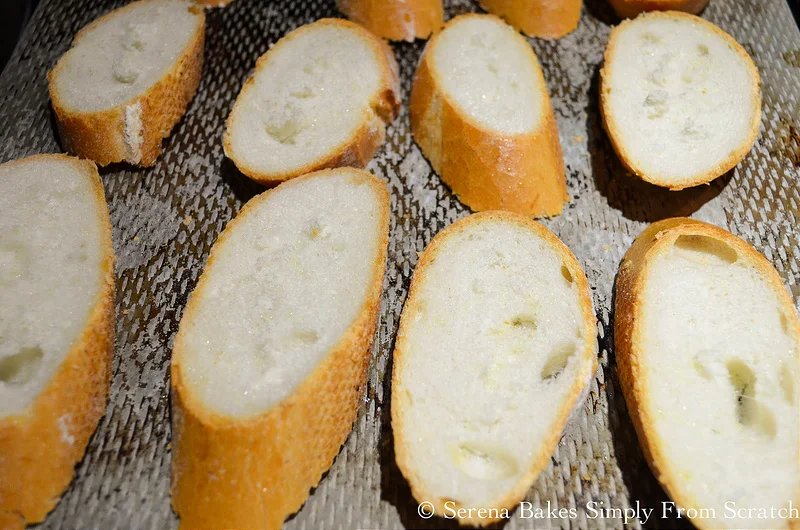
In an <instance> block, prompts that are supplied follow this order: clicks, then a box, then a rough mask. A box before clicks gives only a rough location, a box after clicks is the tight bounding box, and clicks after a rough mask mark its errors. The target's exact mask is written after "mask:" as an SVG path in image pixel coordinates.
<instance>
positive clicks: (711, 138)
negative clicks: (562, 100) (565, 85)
mask: <svg viewBox="0 0 800 530" xmlns="http://www.w3.org/2000/svg"><path fill="white" fill-rule="evenodd" d="M600 77H601V90H600V104H601V110H602V115H603V122H604V126H605V129H606V131H607V132H608V136H609V138H610V139H611V143H612V144H613V146H614V149H615V150H616V152H617V154H618V155H619V158H620V160H621V161H622V163H623V164H624V165H625V166H627V167H628V169H630V171H632V172H633V173H634V174H636V175H637V176H638V177H639V178H641V179H642V180H645V181H647V182H650V183H651V184H655V185H657V186H662V187H665V188H669V189H672V190H680V189H683V188H687V187H690V186H697V185H698V184H704V183H707V182H710V181H712V180H714V179H715V178H717V177H719V176H720V175H722V174H724V173H725V172H726V171H728V170H729V169H731V168H732V167H733V166H735V165H736V164H738V163H739V162H740V161H741V160H742V158H744V156H745V155H746V154H747V153H748V151H750V148H751V147H752V146H753V143H754V142H755V141H756V137H757V136H758V128H759V124H760V123H761V94H760V90H759V83H760V78H759V75H758V70H757V69H756V67H755V65H754V64H753V61H752V59H750V56H749V55H747V52H746V51H744V49H743V48H742V47H741V46H739V44H737V43H736V41H734V40H733V38H731V36H730V35H728V34H727V33H725V32H724V31H722V30H721V29H719V28H718V27H716V26H715V25H713V24H711V23H710V22H706V21H705V20H703V19H701V18H699V17H696V16H694V15H687V14H685V13H678V12H672V11H671V12H665V13H648V14H645V15H641V16H639V17H637V18H636V19H634V20H626V21H624V22H623V23H622V24H620V25H619V26H617V27H616V28H614V29H613V30H612V31H611V37H610V38H609V40H608V47H607V48H606V52H605V62H604V64H603V68H602V70H601V73H600Z"/></svg>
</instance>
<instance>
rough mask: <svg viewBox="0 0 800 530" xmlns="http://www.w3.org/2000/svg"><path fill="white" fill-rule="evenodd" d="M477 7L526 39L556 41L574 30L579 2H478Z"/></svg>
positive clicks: (494, 0) (578, 19) (577, 18)
mask: <svg viewBox="0 0 800 530" xmlns="http://www.w3.org/2000/svg"><path fill="white" fill-rule="evenodd" d="M479 3H480V5H481V7H482V8H483V9H485V10H486V11H488V12H489V13H492V14H494V15H497V16H499V17H501V18H503V19H504V20H506V22H508V23H509V24H511V25H512V26H514V27H515V28H518V29H519V30H520V31H522V32H523V33H524V34H525V35H528V36H529V37H538V38H544V39H560V38H561V37H564V36H566V35H568V34H570V33H572V32H573V31H575V28H577V27H578V23H579V22H580V19H581V6H582V5H583V0H561V1H560V2H550V1H548V0H535V1H533V2H531V1H530V0H511V1H508V0H480V1H479Z"/></svg>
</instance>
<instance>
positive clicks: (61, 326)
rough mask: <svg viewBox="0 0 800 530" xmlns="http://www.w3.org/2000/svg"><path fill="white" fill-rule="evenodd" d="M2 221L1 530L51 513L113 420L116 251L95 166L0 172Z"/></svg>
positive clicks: (69, 161)
mask: <svg viewBox="0 0 800 530" xmlns="http://www.w3.org/2000/svg"><path fill="white" fill-rule="evenodd" d="M0 212H2V215H0V523H2V524H3V525H5V524H8V525H9V526H12V527H13V526H17V525H24V523H25V522H27V523H36V522H39V521H42V520H43V519H44V517H45V515H47V513H48V512H49V511H50V510H52V509H53V507H54V506H55V505H56V503H57V502H58V499H59V497H60V496H61V494H62V492H63V491H64V490H65V489H66V487H67V485H68V484H69V482H70V480H72V476H73V474H74V472H75V470H74V466H75V464H76V463H77V462H79V461H80V459H81V458H82V457H83V452H84V450H85V448H86V444H87V443H88V441H89V437H90V436H91V435H92V433H93V432H94V430H95V427H96V426H97V422H98V420H99V419H100V417H101V416H102V415H103V412H104V411H105V406H106V395H107V393H108V385H109V380H110V377H111V359H112V356H113V349H114V252H113V249H112V247H111V225H110V223H109V218H108V208H107V207H106V202H105V197H104V195H103V186H102V184H101V183H100V177H99V175H98V174H97V167H96V166H95V165H94V164H92V163H91V162H88V161H85V160H78V159H77V158H72V157H68V156H65V155H37V156H32V157H29V158H24V159H21V160H16V161H13V162H8V163H6V164H3V165H0ZM14 521H16V524H13V523H14ZM3 528H5V526H3Z"/></svg>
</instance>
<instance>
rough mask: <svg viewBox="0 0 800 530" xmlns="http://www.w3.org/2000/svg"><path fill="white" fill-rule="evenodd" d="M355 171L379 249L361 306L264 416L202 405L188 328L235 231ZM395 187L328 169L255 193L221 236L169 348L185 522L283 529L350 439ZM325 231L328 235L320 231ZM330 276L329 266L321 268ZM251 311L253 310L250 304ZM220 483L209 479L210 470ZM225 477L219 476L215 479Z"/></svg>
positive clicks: (175, 488) (175, 478)
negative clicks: (283, 201) (300, 189)
mask: <svg viewBox="0 0 800 530" xmlns="http://www.w3.org/2000/svg"><path fill="white" fill-rule="evenodd" d="M343 174H349V175H350V178H351V179H352V182H353V183H354V184H355V185H358V186H367V187H368V188H369V189H370V190H371V192H372V193H373V195H374V201H375V202H376V207H377V212H378V218H377V225H379V226H378V227H377V231H378V233H379V236H378V240H377V241H376V248H377V253H376V257H375V260H374V262H372V263H371V264H370V276H369V278H367V279H366V282H367V287H366V292H365V295H364V301H363V304H362V305H360V310H359V311H358V314H357V315H356V317H355V318H354V320H352V322H351V323H350V325H349V327H348V328H347V329H346V331H345V332H344V334H342V335H341V336H340V337H339V338H338V340H337V341H336V342H335V344H334V346H333V347H332V348H331V349H330V350H329V351H327V352H326V353H325V356H324V358H322V360H321V361H320V362H319V363H318V364H316V365H314V368H313V370H312V371H311V372H310V373H309V374H308V375H307V376H305V378H304V379H302V381H301V382H300V383H299V384H298V385H297V386H296V387H294V388H293V389H292V390H291V392H290V393H289V394H288V395H287V397H285V398H282V399H281V400H280V401H278V402H277V403H276V404H275V405H273V406H270V407H267V410H264V411H263V412H261V413H257V414H248V415H245V416H242V417H237V416H236V415H230V414H223V413H220V412H218V411H216V410H213V409H211V408H209V406H207V404H205V403H204V402H203V399H202V397H201V396H200V395H199V394H198V392H197V389H196V388H195V387H194V386H193V383H192V381H191V380H190V377H191V373H190V370H191V366H187V362H188V361H187V355H188V353H189V351H188V348H189V344H190V343H191V342H190V338H189V335H190V333H191V331H190V328H192V327H193V326H195V325H196V320H197V318H198V317H197V314H198V310H197V306H198V304H199V303H200V302H199V299H200V298H201V297H203V296H206V294H205V293H206V292H207V289H208V285H209V283H210V280H209V272H210V271H212V270H213V268H214V267H216V266H217V265H216V263H217V261H218V260H219V259H220V258H219V257H218V254H219V253H220V252H221V251H220V250H219V249H220V248H221V247H222V246H224V245H225V244H226V241H227V240H229V238H231V237H232V236H231V234H232V232H233V231H235V230H237V229H238V227H241V226H242V225H245V224H246V223H247V222H248V219H249V218H251V217H255V216H256V215H257V211H258V208H259V205H260V204H261V203H262V202H263V201H266V200H269V198H270V197H273V196H276V194H279V193H282V191H283V190H286V189H289V187H295V186H303V185H304V184H305V183H306V182H309V181H311V180H312V179H329V178H338V176H340V175H343ZM388 228H389V193H388V190H387V188H386V186H385V184H384V183H383V182H382V181H380V180H379V179H377V178H376V177H374V176H373V175H371V174H370V173H368V172H366V171H363V170H359V169H353V168H339V169H331V170H322V171H318V172H315V173H311V174H308V175H304V176H302V177H299V178H297V179H293V180H291V181H290V182H286V183H284V184H282V185H280V186H278V187H276V188H274V189H272V190H269V191H267V192H265V193H263V194H262V195H260V196H258V197H256V198H255V199H253V200H251V201H250V202H249V203H248V204H247V205H246V206H245V207H244V208H243V210H242V211H241V212H240V213H239V215H238V216H237V217H236V218H235V219H234V220H232V221H231V222H230V223H229V224H228V227H226V229H225V231H223V233H222V234H221V235H220V237H219V239H218V241H217V243H216V244H215V246H214V248H213V249H212V252H211V255H210V256H209V259H208V262H207V264H206V268H205V270H204V272H203V276H202V277H201V279H200V281H199V282H198V284H197V287H196V288H195V290H194V292H193V294H192V297H191V298H190V300H189V303H188V305H187V308H186V311H185V313H184V316H183V318H182V320H181V327H180V330H179V332H178V335H177V337H176V340H175V346H174V349H173V355H172V365H171V376H172V403H173V406H172V413H173V448H174V451H173V460H172V481H171V504H172V507H173V509H174V510H175V512H176V513H177V514H178V515H179V517H180V518H181V527H182V528H207V527H212V528H227V527H236V528H280V526H281V525H282V524H283V521H284V519H285V518H286V517H287V516H288V515H290V514H292V513H294V512H296V511H297V510H298V509H300V507H301V506H302V505H303V503H304V502H305V500H306V498H307V497H308V494H309V490H310V489H311V488H313V487H315V486H316V485H317V484H318V483H319V481H320V479H321V477H322V475H323V473H324V472H325V471H326V470H327V469H328V468H329V467H330V466H331V464H332V463H333V460H334V458H335V457H336V455H337V454H338V452H339V449H340V447H341V446H342V444H343V443H344V442H345V441H346V439H347V436H348V434H349V432H350V430H351V427H352V424H353V421H355V418H356V413H357V411H358V408H359V407H360V404H361V402H362V399H363V394H364V391H365V388H366V374H367V369H368V366H369V362H370V352H371V351H372V343H373V340H374V336H375V331H376V329H377V322H378V315H379V311H380V296H381V287H382V283H383V276H384V271H385V267H386V255H387V245H388ZM320 235H321V237H328V236H327V235H326V233H325V229H324V228H323V229H322V233H321V234H320ZM318 272H319V273H320V274H324V271H318ZM254 311H255V308H254ZM210 476H211V477H213V478H214V480H212V481H209V477H210ZM216 479H219V480H216Z"/></svg>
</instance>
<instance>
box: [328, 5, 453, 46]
mask: <svg viewBox="0 0 800 530" xmlns="http://www.w3.org/2000/svg"><path fill="white" fill-rule="evenodd" d="M336 6H337V7H338V8H339V11H341V12H342V13H344V14H345V16H347V18H349V19H350V20H352V21H353V22H355V23H357V24H361V25H362V26H364V27H365V28H367V29H368V30H370V31H371V32H373V33H374V34H375V35H377V36H379V37H383V38H384V39H389V40H404V41H409V42H412V41H413V40H414V39H427V38H428V37H429V36H430V35H431V34H432V33H435V32H436V31H439V29H440V28H441V27H442V25H443V24H444V6H443V5H442V0H336Z"/></svg>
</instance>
